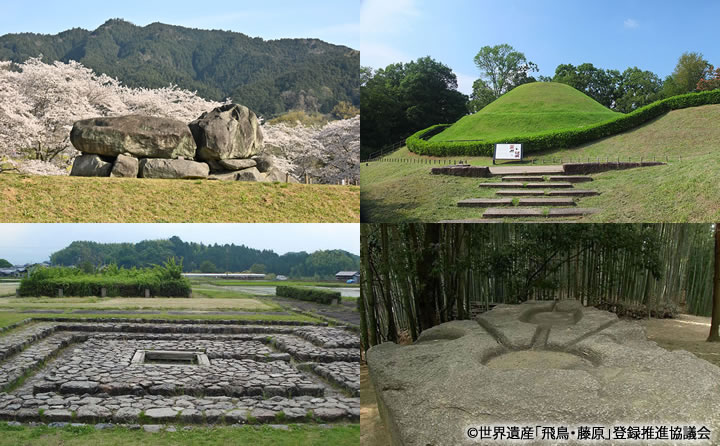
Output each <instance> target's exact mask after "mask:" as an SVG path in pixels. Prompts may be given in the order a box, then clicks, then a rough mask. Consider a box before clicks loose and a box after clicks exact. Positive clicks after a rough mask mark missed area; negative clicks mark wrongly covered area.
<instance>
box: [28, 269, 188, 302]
mask: <svg viewBox="0 0 720 446" xmlns="http://www.w3.org/2000/svg"><path fill="white" fill-rule="evenodd" d="M180 268H182V267H181V266H180ZM102 288H105V289H106V291H107V297H144V296H145V290H146V289H149V290H150V295H151V296H154V297H189V296H190V292H191V288H190V281H189V280H188V279H186V278H185V277H182V269H180V271H179V272H178V271H176V270H175V265H172V266H170V267H168V266H167V264H166V266H165V267H162V266H156V267H154V268H145V269H134V268H133V269H130V270H126V269H119V268H117V267H115V268H113V269H111V270H109V271H104V272H96V273H85V272H83V271H82V270H80V269H78V268H67V267H53V268H38V269H35V270H34V271H32V272H31V273H30V277H26V278H24V279H22V280H21V281H20V286H19V287H18V291H19V293H20V296H49V297H57V295H58V289H62V290H63V295H64V296H101V295H102V293H101V290H102Z"/></svg>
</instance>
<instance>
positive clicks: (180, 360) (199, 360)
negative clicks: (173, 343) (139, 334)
mask: <svg viewBox="0 0 720 446" xmlns="http://www.w3.org/2000/svg"><path fill="white" fill-rule="evenodd" d="M130 363H131V364H153V365H161V366H171V367H172V366H177V365H182V366H187V365H196V366H204V365H210V360H209V359H208V357H207V355H206V354H205V352H202V351H187V350H137V351H136V352H135V355H134V356H133V358H132V361H131V362H130Z"/></svg>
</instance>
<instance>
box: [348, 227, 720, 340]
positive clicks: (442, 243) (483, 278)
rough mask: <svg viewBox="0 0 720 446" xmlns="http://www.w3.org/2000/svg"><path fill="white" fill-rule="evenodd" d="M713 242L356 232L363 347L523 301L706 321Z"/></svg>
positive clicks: (638, 233) (701, 237)
mask: <svg viewBox="0 0 720 446" xmlns="http://www.w3.org/2000/svg"><path fill="white" fill-rule="evenodd" d="M713 234H714V231H713V225H710V224H627V225H623V224H608V225H604V224H594V225H593V224H578V225H568V224H565V225H555V224H542V225H540V224H494V225H472V224H398V225H385V224H378V225H371V224H363V225H361V236H360V238H361V241H360V243H361V247H360V249H361V258H362V264H361V277H362V285H361V290H362V293H361V299H359V300H358V309H359V311H360V314H361V331H362V342H363V347H364V349H365V348H368V347H370V346H372V345H376V344H379V343H381V342H385V341H393V342H397V341H398V338H399V337H406V338H407V340H413V341H414V340H415V339H417V336H418V335H419V334H420V332H422V331H423V330H425V329H427V328H430V327H432V326H434V325H437V324H440V323H443V322H446V321H449V320H453V319H470V318H472V317H474V316H475V315H476V313H477V312H481V311H486V310H488V309H489V308H491V307H492V306H493V305H495V304H500V303H520V302H524V301H526V300H529V299H536V300H552V299H566V298H574V299H579V300H580V301H582V302H583V304H584V305H589V306H590V305H592V306H598V307H600V308H603V309H607V310H610V311H615V312H618V313H621V312H628V313H630V315H635V316H637V314H642V315H644V316H645V315H646V316H650V315H652V316H658V317H665V316H667V315H669V314H670V315H671V314H674V313H675V312H677V311H684V312H687V313H690V314H695V315H704V316H709V315H710V312H711V309H712V295H713V267H714V238H713ZM635 310H637V312H636V311H635Z"/></svg>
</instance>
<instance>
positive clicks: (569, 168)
mask: <svg viewBox="0 0 720 446" xmlns="http://www.w3.org/2000/svg"><path fill="white" fill-rule="evenodd" d="M664 164H665V163H661V162H659V161H643V162H641V163H630V162H618V163H613V162H607V163H566V164H563V169H565V173H566V174H568V175H587V174H592V173H599V172H607V171H608V170H624V169H635V168H636V167H651V166H662V165H664Z"/></svg>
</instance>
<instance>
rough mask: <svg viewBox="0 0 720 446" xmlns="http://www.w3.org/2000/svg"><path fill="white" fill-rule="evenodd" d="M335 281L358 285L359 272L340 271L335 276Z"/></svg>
mask: <svg viewBox="0 0 720 446" xmlns="http://www.w3.org/2000/svg"><path fill="white" fill-rule="evenodd" d="M335 280H337V281H338V282H345V283H348V281H350V283H358V282H360V271H340V272H338V273H336V274H335Z"/></svg>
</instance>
